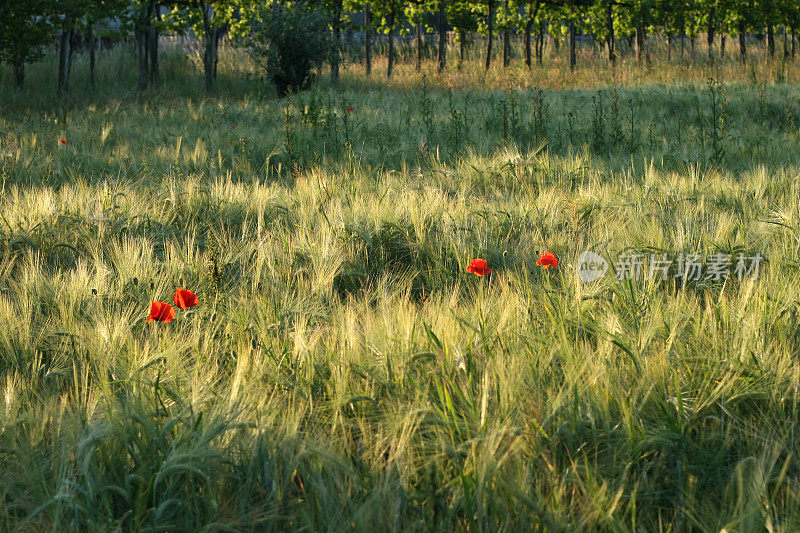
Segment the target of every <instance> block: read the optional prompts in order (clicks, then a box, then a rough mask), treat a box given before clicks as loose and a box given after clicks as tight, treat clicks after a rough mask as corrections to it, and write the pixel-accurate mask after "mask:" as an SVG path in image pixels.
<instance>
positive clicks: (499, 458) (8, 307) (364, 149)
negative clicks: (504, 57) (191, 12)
mask: <svg viewBox="0 0 800 533" xmlns="http://www.w3.org/2000/svg"><path fill="white" fill-rule="evenodd" d="M50 61H52V60H50ZM126 61H128V60H127V58H126V57H125V55H124V54H123V53H122V52H119V53H118V54H116V55H115V54H113V53H110V54H109V55H108V56H107V57H104V58H103V59H102V63H101V71H100V84H99V86H98V87H97V88H94V89H93V88H91V87H89V86H88V85H85V84H84V82H83V81H82V79H83V78H82V76H83V73H84V70H82V69H83V68H84V65H83V64H82V63H79V64H77V65H76V67H75V72H74V74H73V76H74V78H75V80H77V81H73V86H72V88H71V92H70V93H69V94H68V95H66V96H63V97H60V98H56V97H55V95H54V93H53V92H52V91H51V85H52V83H51V82H50V78H49V77H48V76H50V77H51V72H52V71H51V70H48V68H47V65H48V64H47V62H45V63H44V65H43V66H41V68H40V70H31V73H30V75H29V84H30V89H28V90H27V91H24V92H17V91H15V90H14V89H11V88H10V87H11V85H10V83H8V82H9V80H10V73H9V72H7V71H5V70H4V71H3V75H2V76H0V81H2V84H0V85H1V86H2V87H1V88H0V100H2V101H3V102H4V103H3V104H2V106H3V107H2V108H1V109H2V111H1V114H0V158H1V159H0V164H2V168H1V169H0V170H1V171H2V194H0V213H2V216H0V529H2V530H15V531H16V530H20V531H45V530H52V531H68V530H72V531H87V530H91V531H128V530H136V531H138V530H142V531H165V530H170V531H175V530H206V531H223V530H228V531H251V530H258V531H263V530H269V531H282V530H304V531H351V530H356V531H362V530H375V531H398V530H424V531H429V530H469V531H528V530H530V531H553V530H567V531H577V530H595V531H598V530H599V531H722V530H726V531H763V530H768V531H796V530H797V529H798V528H800V458H798V455H797V451H798V441H797V439H800V434H798V433H800V431H799V430H798V428H800V423H799V422H800V390H799V389H798V387H799V386H800V366H798V363H800V284H799V283H798V268H800V200H799V199H800V181H799V180H798V174H799V173H800V126H799V125H800V88H798V86H797V85H796V84H795V83H794V82H793V81H792V80H793V79H796V72H797V71H796V66H791V67H790V70H789V72H790V74H789V75H788V78H787V77H784V78H783V79H776V78H775V77H774V76H772V74H773V73H775V72H776V71H777V70H779V68H778V67H776V65H775V64H767V63H764V64H758V66H757V68H758V70H756V67H755V66H754V67H753V68H752V69H750V70H749V71H748V70H747V69H744V67H742V68H739V69H737V67H736V63H735V62H733V61H731V62H730V63H728V64H726V65H723V66H721V67H719V68H718V69H717V70H713V71H704V70H703V68H701V67H699V66H698V67H696V68H693V67H691V66H684V67H680V68H678V67H675V69H673V70H674V71H675V72H677V74H673V75H668V74H664V72H669V71H668V70H666V69H662V70H658V69H654V71H653V72H661V74H658V75H654V76H653V77H652V78H647V77H646V76H645V77H644V79H634V78H632V77H631V75H625V72H628V73H629V74H630V73H635V72H637V69H636V67H635V65H632V64H626V63H623V64H622V65H621V66H620V70H619V71H618V72H617V74H615V75H614V76H611V75H610V73H609V72H605V71H603V70H602V69H601V67H600V66H596V68H594V69H593V70H591V69H589V68H588V67H587V68H586V70H585V71H579V72H577V73H576V74H575V75H574V77H573V78H572V81H571V80H570V77H569V76H567V75H565V74H563V68H562V69H561V72H562V73H561V74H559V75H558V77H555V76H548V75H547V74H546V73H543V72H542V71H536V73H534V74H526V72H525V71H524V69H520V70H518V71H515V75H514V78H513V80H512V81H510V82H509V81H508V80H509V79H511V78H510V77H508V76H507V73H503V71H502V70H501V69H500V68H499V67H498V68H497V69H495V70H493V71H491V72H490V74H489V76H488V80H489V81H487V77H483V78H482V76H484V75H482V74H481V73H480V69H479V67H478V66H477V65H473V66H472V67H470V66H468V65H467V66H465V67H464V70H463V71H462V72H461V73H459V71H456V70H455V69H454V68H452V69H451V71H450V73H449V74H447V75H445V76H444V77H437V76H436V75H435V74H434V73H433V71H427V70H426V74H425V76H424V77H423V76H422V75H421V74H417V73H415V72H414V71H413V66H407V65H406V66H402V65H401V67H399V70H398V72H397V75H396V76H395V78H394V79H393V80H391V81H388V82H387V81H385V80H384V79H383V78H382V77H381V76H380V74H379V73H374V74H373V77H372V78H367V77H366V76H365V75H364V74H363V73H362V72H361V70H360V67H358V65H355V64H354V65H351V66H350V67H348V68H347V69H346V70H345V71H344V73H343V79H342V81H341V84H340V85H339V86H333V85H331V84H329V83H328V82H327V81H325V80H322V81H321V82H320V83H318V84H317V85H316V86H315V87H314V88H313V89H311V90H310V91H308V92H305V93H300V94H297V95H293V96H290V97H289V98H287V99H277V98H276V97H275V96H274V95H273V94H270V93H269V91H266V92H265V91H264V90H262V89H261V87H262V86H261V84H260V82H259V81H258V79H257V77H256V76H254V75H253V76H250V77H249V79H248V77H245V76H242V75H241V72H239V71H237V69H241V68H244V67H242V66H241V56H240V55H237V52H236V51H227V52H226V53H225V54H223V58H222V62H221V67H220V68H221V72H222V74H221V76H220V82H219V87H218V88H217V89H216V90H215V92H214V93H212V94H205V93H203V92H202V90H201V89H200V88H199V85H200V83H199V75H198V74H197V58H196V56H194V55H192V54H189V55H188V56H187V55H186V54H181V53H177V52H175V53H171V54H169V55H167V56H166V58H165V61H167V62H169V65H170V67H169V69H168V71H169V72H170V73H173V74H171V76H170V78H169V79H165V80H164V81H163V82H162V85H161V87H160V88H159V89H157V90H155V91H152V92H149V93H146V94H142V95H140V94H137V93H135V92H133V91H132V90H131V88H132V87H134V86H135V84H134V83H129V81H130V80H129V79H128V78H127V77H126V75H119V73H120V72H123V70H124V68H125V65H126V64H127V63H126ZM587 61H588V60H587ZM427 68H428V67H427V66H426V69H427ZM551 68H556V67H551ZM681 69H683V71H685V72H693V73H694V74H693V76H686V77H685V78H686V79H679V77H680V74H681ZM791 69H794V70H791ZM726 73H728V74H730V75H726ZM734 73H736V75H735V76H734ZM791 73H794V74H791ZM751 75H752V76H753V77H755V78H756V80H755V81H754V80H752V79H750V76H751ZM711 76H715V79H714V81H711V82H708V81H707V78H709V77H711ZM736 76H739V77H736ZM792 76H795V77H794V78H793V77H792ZM548 79H549V80H551V83H547V82H546V80H548ZM481 80H482V81H481ZM503 80H506V82H504V81H503ZM514 80H515V81H514ZM537 86H538V88H537ZM62 139H63V141H64V142H62ZM586 250H593V251H596V252H597V253H599V254H601V255H603V256H605V257H607V258H616V257H618V255H619V254H622V253H625V252H629V251H636V252H640V253H643V254H647V255H648V256H649V254H667V255H668V256H670V257H678V256H679V255H680V254H681V253H696V254H699V255H700V256H701V257H702V258H704V259H706V260H707V259H708V258H709V256H711V255H712V254H728V255H730V256H732V257H736V256H737V255H738V254H747V255H748V256H751V255H753V254H756V253H758V254H761V255H762V256H763V257H764V264H763V265H762V267H761V271H760V273H759V275H758V276H757V277H750V278H744V279H738V278H737V277H736V276H733V275H731V276H730V277H728V278H727V279H725V278H723V279H713V278H711V279H707V278H706V277H702V278H701V279H696V280H684V281H681V280H678V279H675V278H674V277H673V276H672V275H670V276H669V277H668V278H667V279H666V280H658V279H648V278H646V277H645V278H642V279H638V280H637V279H625V277H624V276H623V279H617V278H616V277H615V276H614V275H613V273H612V272H609V273H608V274H607V275H606V276H604V277H602V278H601V279H600V280H598V281H595V282H591V283H585V282H583V281H582V280H581V278H580V276H579V274H580V272H579V267H578V256H579V254H580V253H581V252H583V251H586ZM547 251H549V252H552V253H554V254H555V255H556V256H557V257H558V258H559V262H558V267H557V268H551V269H544V268H542V267H541V266H539V265H537V264H536V262H537V260H538V259H539V257H540V255H541V254H544V253H545V252H547ZM474 258H484V259H486V260H487V262H488V265H489V267H491V269H492V272H491V273H490V274H489V275H488V276H482V277H480V276H475V275H473V274H471V273H469V272H467V270H466V269H467V266H468V265H469V264H470V261H471V260H472V259H474ZM176 287H182V288H185V289H188V290H191V291H193V292H194V293H196V294H197V295H198V297H199V305H197V306H195V307H192V308H191V309H188V310H186V311H183V310H177V317H176V318H175V320H173V321H172V322H170V323H163V322H159V321H153V322H147V321H146V319H147V317H148V311H149V308H150V304H151V302H153V301H164V302H171V301H172V295H173V294H174V292H175V289H176Z"/></svg>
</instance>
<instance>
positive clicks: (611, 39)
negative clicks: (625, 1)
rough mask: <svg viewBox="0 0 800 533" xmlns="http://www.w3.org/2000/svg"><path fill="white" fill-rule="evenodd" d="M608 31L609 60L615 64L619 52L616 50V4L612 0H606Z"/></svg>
mask: <svg viewBox="0 0 800 533" xmlns="http://www.w3.org/2000/svg"><path fill="white" fill-rule="evenodd" d="M606 33H607V37H606V46H607V47H608V61H609V63H611V64H612V65H614V64H616V62H617V54H616V52H615V50H614V45H615V43H614V4H612V3H611V0H606Z"/></svg>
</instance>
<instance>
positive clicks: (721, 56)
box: [719, 33, 728, 61]
mask: <svg viewBox="0 0 800 533" xmlns="http://www.w3.org/2000/svg"><path fill="white" fill-rule="evenodd" d="M727 40H728V39H727V38H726V37H725V34H724V33H722V34H720V36H719V60H720V61H725V42H726V41H727Z"/></svg>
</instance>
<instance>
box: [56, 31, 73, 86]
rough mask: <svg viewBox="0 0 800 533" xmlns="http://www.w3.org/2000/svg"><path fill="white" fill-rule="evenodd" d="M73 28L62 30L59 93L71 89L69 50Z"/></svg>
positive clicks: (59, 51)
mask: <svg viewBox="0 0 800 533" xmlns="http://www.w3.org/2000/svg"><path fill="white" fill-rule="evenodd" d="M71 36H72V28H69V29H64V30H61V38H60V39H59V49H58V93H59V94H62V93H64V92H66V91H67V90H68V89H69V48H70V41H71Z"/></svg>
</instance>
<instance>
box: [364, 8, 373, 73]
mask: <svg viewBox="0 0 800 533" xmlns="http://www.w3.org/2000/svg"><path fill="white" fill-rule="evenodd" d="M371 24H372V21H371V20H370V15H369V2H367V3H365V4H364V63H365V67H366V69H367V76H369V75H370V74H372V31H371V28H370V25H371Z"/></svg>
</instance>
